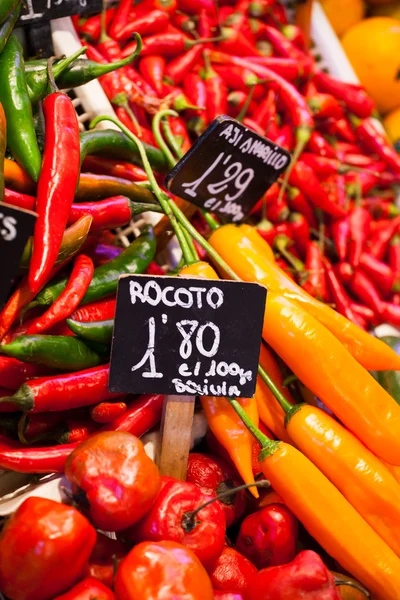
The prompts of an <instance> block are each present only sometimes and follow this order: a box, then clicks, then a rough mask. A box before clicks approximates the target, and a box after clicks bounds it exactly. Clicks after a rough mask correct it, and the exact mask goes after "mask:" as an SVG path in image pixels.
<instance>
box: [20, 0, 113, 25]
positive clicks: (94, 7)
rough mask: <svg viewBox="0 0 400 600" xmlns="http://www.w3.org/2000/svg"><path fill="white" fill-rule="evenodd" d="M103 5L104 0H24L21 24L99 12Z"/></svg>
mask: <svg viewBox="0 0 400 600" xmlns="http://www.w3.org/2000/svg"><path fill="white" fill-rule="evenodd" d="M102 5H103V2H102V0H23V2H22V9H21V15H20V18H19V24H20V25H30V24H32V23H38V22H40V21H49V20H50V19H59V18H60V17H71V16H72V15H79V14H81V13H85V14H90V13H98V12H101V10H102Z"/></svg>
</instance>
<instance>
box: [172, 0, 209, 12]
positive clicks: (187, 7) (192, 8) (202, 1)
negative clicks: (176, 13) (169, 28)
mask: <svg viewBox="0 0 400 600" xmlns="http://www.w3.org/2000/svg"><path fill="white" fill-rule="evenodd" d="M178 7H179V10H181V11H182V12H185V13H188V14H189V15H197V14H198V12H199V11H200V10H206V11H207V12H208V13H209V14H211V15H213V14H215V4H214V2H213V0H178Z"/></svg>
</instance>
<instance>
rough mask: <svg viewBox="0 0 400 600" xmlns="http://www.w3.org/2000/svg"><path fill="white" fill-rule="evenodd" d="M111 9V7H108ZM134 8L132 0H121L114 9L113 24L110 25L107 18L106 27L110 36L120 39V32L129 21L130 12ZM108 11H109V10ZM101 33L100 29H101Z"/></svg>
mask: <svg viewBox="0 0 400 600" xmlns="http://www.w3.org/2000/svg"><path fill="white" fill-rule="evenodd" d="M108 10H110V9H108ZM131 10H132V0H121V1H120V2H119V4H118V6H117V8H116V9H115V10H114V15H113V17H112V22H111V25H110V26H109V27H108V23H107V20H106V29H108V30H109V33H110V36H111V37H112V38H114V39H118V34H119V33H120V31H121V30H122V29H123V28H124V27H125V25H126V23H127V22H128V21H129V16H130V12H131ZM107 13H108V11H107ZM99 35H100V31H99Z"/></svg>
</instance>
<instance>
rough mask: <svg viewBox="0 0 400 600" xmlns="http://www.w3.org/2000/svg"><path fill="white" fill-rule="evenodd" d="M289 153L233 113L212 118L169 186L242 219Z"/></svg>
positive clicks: (223, 214)
mask: <svg viewBox="0 0 400 600" xmlns="http://www.w3.org/2000/svg"><path fill="white" fill-rule="evenodd" d="M289 163H290V154H289V153H288V152H286V150H284V149H283V148H281V147H280V146H277V145H276V144H274V143H273V142H271V141H270V140H268V139H267V138H265V137H261V136H260V135H258V134H257V133H255V132H254V131H252V130H251V129H249V128H248V127H245V126H244V125H242V123H239V121H236V120H235V119H232V118H231V117H227V116H225V115H222V116H220V117H218V118H217V119H215V120H214V121H213V122H212V123H211V125H210V126H209V127H207V129H206V130H205V132H204V133H203V134H202V135H201V136H200V137H199V139H198V140H197V142H196V143H195V144H194V145H193V146H192V147H191V149H190V150H189V151H188V152H187V153H186V154H185V156H183V158H181V160H180V161H179V162H178V164H177V165H176V166H175V167H174V169H173V170H172V171H171V172H170V173H169V174H168V175H167V177H166V185H167V187H168V189H169V190H170V192H172V193H173V194H175V195H177V196H180V197H181V198H184V199H185V200H187V201H188V202H192V203H193V204H196V205H197V206H200V207H201V208H204V209H205V210H207V211H209V212H212V213H216V214H217V215H218V216H219V217H220V219H221V220H222V221H231V222H233V223H236V222H240V221H242V220H243V219H244V217H245V216H246V215H247V214H248V213H249V212H250V210H251V209H252V208H253V206H254V205H255V204H256V203H257V202H258V200H259V199H260V198H261V197H262V196H263V194H264V193H265V192H266V191H267V190H268V189H269V188H270V187H271V185H272V184H273V183H274V182H275V181H276V180H277V179H278V177H279V175H280V174H281V173H282V172H283V171H284V170H285V169H286V168H287V167H288V165H289Z"/></svg>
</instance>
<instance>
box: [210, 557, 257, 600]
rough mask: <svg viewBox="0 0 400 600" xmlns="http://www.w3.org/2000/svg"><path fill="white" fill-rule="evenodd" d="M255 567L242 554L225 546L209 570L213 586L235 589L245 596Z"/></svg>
mask: <svg viewBox="0 0 400 600" xmlns="http://www.w3.org/2000/svg"><path fill="white" fill-rule="evenodd" d="M257 572H258V571H257V568H256V567H255V566H254V565H253V563H252V562H250V561H249V560H248V559H247V558H246V557H245V556H243V554H240V552H238V551H237V550H235V549H234V548H230V547H229V546H225V548H224V550H223V552H222V554H221V556H220V557H219V559H218V561H217V564H216V565H215V568H214V569H213V570H212V571H210V572H209V574H210V579H211V583H212V585H213V588H215V589H217V590H221V591H223V592H230V591H232V590H233V591H235V592H239V593H240V594H242V595H243V597H244V598H245V599H246V598H247V592H248V589H249V587H250V584H251V581H252V580H253V579H254V578H255V577H256V575H257Z"/></svg>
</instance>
